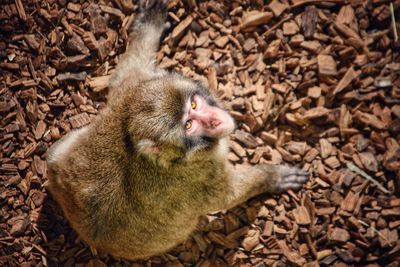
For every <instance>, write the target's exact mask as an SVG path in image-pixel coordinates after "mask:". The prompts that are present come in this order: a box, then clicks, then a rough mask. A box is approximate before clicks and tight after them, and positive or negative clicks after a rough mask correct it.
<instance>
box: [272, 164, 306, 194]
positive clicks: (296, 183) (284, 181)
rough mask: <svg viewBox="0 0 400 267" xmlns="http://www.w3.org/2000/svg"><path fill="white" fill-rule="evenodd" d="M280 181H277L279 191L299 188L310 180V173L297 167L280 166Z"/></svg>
mask: <svg viewBox="0 0 400 267" xmlns="http://www.w3.org/2000/svg"><path fill="white" fill-rule="evenodd" d="M279 176H280V177H279V181H278V182H277V189H278V191H280V192H282V191H286V190H289V189H293V190H299V189H300V188H301V187H302V186H303V184H304V183H305V182H306V181H307V180H308V176H309V173H308V172H306V171H303V170H300V169H299V168H297V167H290V166H284V165H281V166H279Z"/></svg>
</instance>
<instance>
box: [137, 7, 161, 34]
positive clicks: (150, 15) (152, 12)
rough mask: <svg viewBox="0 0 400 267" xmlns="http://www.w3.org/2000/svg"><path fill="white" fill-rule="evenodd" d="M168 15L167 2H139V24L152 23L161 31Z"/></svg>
mask: <svg viewBox="0 0 400 267" xmlns="http://www.w3.org/2000/svg"><path fill="white" fill-rule="evenodd" d="M167 15H168V0H140V14H139V17H138V20H139V21H140V22H141V23H153V24H155V25H156V26H158V27H160V28H161V29H162V28H163V27H164V24H165V21H166V19H167Z"/></svg>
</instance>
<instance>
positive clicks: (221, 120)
mask: <svg viewBox="0 0 400 267" xmlns="http://www.w3.org/2000/svg"><path fill="white" fill-rule="evenodd" d="M218 115H219V116H217V117H216V118H215V117H214V118H212V119H210V121H209V124H208V125H209V127H208V129H206V132H207V135H209V136H210V137H224V136H227V135H229V134H230V133H232V132H233V130H234V129H235V123H234V121H233V119H232V117H231V116H230V115H229V114H228V113H227V112H226V111H223V112H220V114H218Z"/></svg>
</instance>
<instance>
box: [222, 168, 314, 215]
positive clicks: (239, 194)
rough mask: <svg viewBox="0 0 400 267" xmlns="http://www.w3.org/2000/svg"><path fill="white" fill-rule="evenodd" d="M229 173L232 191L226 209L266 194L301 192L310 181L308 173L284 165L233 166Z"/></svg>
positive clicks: (227, 199)
mask: <svg viewBox="0 0 400 267" xmlns="http://www.w3.org/2000/svg"><path fill="white" fill-rule="evenodd" d="M228 171H229V173H230V177H229V183H230V191H229V193H228V195H227V196H226V199H225V201H226V202H225V204H226V207H224V208H231V207H233V206H236V205H237V204H240V203H242V202H245V201H246V200H248V199H249V198H251V197H254V196H257V195H259V194H261V193H264V192H268V193H280V192H283V191H286V190H289V189H293V190H299V189H300V188H301V187H302V185H303V184H304V183H305V182H306V181H307V179H308V173H307V172H305V171H303V170H300V169H298V168H296V167H289V166H284V165H269V164H260V165H257V166H235V167H233V166H231V167H230V170H228Z"/></svg>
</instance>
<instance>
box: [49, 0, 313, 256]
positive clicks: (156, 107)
mask: <svg viewBox="0 0 400 267" xmlns="http://www.w3.org/2000/svg"><path fill="white" fill-rule="evenodd" d="M167 6H168V0H162V1H156V0H147V1H146V0H142V1H140V4H139V9H140V11H139V14H138V15H137V17H136V18H135V20H134V22H133V25H132V27H131V32H130V35H129V36H130V43H129V45H128V47H127V50H126V52H125V53H124V54H123V56H122V57H121V59H120V61H119V62H118V64H117V66H116V68H115V70H114V72H113V73H112V77H111V81H110V83H109V93H108V98H107V105H106V107H105V108H104V109H103V110H101V111H100V112H99V114H98V115H97V116H96V118H95V119H94V121H92V122H91V123H90V124H89V125H87V126H84V127H83V128H80V129H77V130H73V131H71V132H69V133H68V134H66V135H65V136H64V137H62V138H61V139H60V140H58V141H57V142H56V143H54V144H53V145H52V146H51V148H50V149H49V151H48V154H47V163H48V178H49V191H50V193H51V195H52V196H53V198H54V199H55V200H56V201H57V202H58V203H59V205H60V207H61V209H62V211H63V213H64V215H65V217H66V219H67V220H68V221H69V223H70V225H71V226H72V228H73V229H74V230H75V231H76V232H77V233H78V235H79V236H80V238H81V239H83V240H84V241H85V242H86V243H87V244H89V245H90V246H91V247H93V248H95V249H98V250H101V251H104V252H107V253H108V254H110V255H112V256H114V257H118V258H125V259H145V258H148V257H151V256H154V255H159V254H162V253H165V252H167V251H168V250H170V249H171V248H173V247H174V246H176V245H178V244H179V243H181V242H184V241H185V240H186V239H187V238H188V237H189V236H190V234H191V233H192V232H193V231H194V230H195V229H196V226H197V224H198V221H199V217H200V216H202V215H205V214H207V213H210V212H215V211H219V210H224V209H229V208H232V207H234V206H236V205H238V204H240V203H243V202H245V201H247V200H248V199H250V198H252V197H255V196H257V195H259V194H262V193H265V192H267V193H271V194H275V193H281V192H283V191H285V190H289V189H292V190H299V189H301V187H302V186H303V184H304V183H305V182H306V181H307V179H308V173H307V172H305V171H303V170H301V169H299V168H297V167H289V166H286V165H270V164H258V165H254V166H252V165H233V164H232V163H230V162H229V161H228V159H227V158H228V157H227V155H228V153H229V145H228V138H229V134H231V133H232V132H233V131H234V130H235V128H236V124H235V122H234V120H233V118H232V117H231V115H230V114H229V113H228V111H226V110H225V109H223V108H222V107H221V103H220V102H219V100H218V99H217V98H216V97H214V96H213V95H212V94H211V92H210V91H209V90H208V89H207V88H206V87H205V86H204V85H202V84H200V83H199V82H195V81H193V80H191V79H189V78H186V77H184V76H183V75H181V74H179V73H176V72H171V71H167V70H163V69H159V68H157V66H156V63H155V58H156V53H157V49H158V47H159V42H160V38H161V34H162V32H163V30H164V26H165V24H166V19H167Z"/></svg>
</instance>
